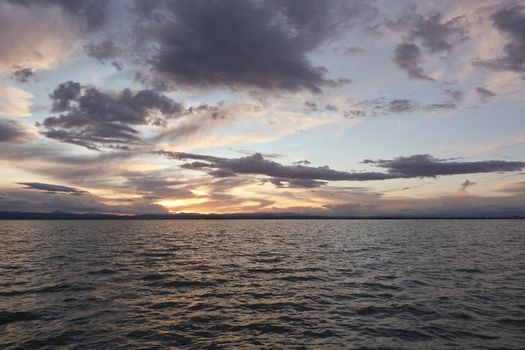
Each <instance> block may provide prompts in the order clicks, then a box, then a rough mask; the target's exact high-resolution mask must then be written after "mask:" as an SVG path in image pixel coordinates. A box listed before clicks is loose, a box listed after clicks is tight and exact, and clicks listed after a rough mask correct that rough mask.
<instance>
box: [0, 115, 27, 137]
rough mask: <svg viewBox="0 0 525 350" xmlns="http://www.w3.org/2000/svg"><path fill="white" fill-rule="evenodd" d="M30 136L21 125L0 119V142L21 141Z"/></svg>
mask: <svg viewBox="0 0 525 350" xmlns="http://www.w3.org/2000/svg"><path fill="white" fill-rule="evenodd" d="M30 137H31V134H30V133H29V132H28V131H27V130H26V129H25V128H24V126H23V125H21V124H19V123H17V122H15V121H13V120H4V119H0V143H2V142H22V141H25V140H27V139H28V138H30Z"/></svg>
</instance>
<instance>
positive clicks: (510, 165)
mask: <svg viewBox="0 0 525 350" xmlns="http://www.w3.org/2000/svg"><path fill="white" fill-rule="evenodd" d="M363 163H366V164H374V165H377V166H379V167H381V168H384V169H386V170H387V171H388V174H390V175H392V176H393V177H397V178H415V177H436V176H441V175H459V174H475V173H491V172H506V171H518V170H521V169H524V168H525V162H508V161H503V160H487V161H477V162H458V161H453V160H447V159H437V158H434V157H432V156H431V155H429V154H420V155H414V156H410V157H397V158H395V159H392V160H382V159H380V160H375V161H374V160H365V161H364V162H363Z"/></svg>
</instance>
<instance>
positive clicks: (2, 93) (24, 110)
mask: <svg viewBox="0 0 525 350" xmlns="http://www.w3.org/2000/svg"><path fill="white" fill-rule="evenodd" d="M32 98H33V95H32V94H30V93H29V92H27V91H25V90H22V89H19V88H17V87H15V86H12V85H7V84H2V83H0V115H8V116H14V117H26V116H29V115H31V111H30V106H31V99H32Z"/></svg>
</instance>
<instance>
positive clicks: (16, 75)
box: [11, 66, 36, 83]
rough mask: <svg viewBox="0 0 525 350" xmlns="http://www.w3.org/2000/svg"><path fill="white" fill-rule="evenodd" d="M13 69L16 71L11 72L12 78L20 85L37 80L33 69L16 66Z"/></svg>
mask: <svg viewBox="0 0 525 350" xmlns="http://www.w3.org/2000/svg"><path fill="white" fill-rule="evenodd" d="M13 69H14V70H13V71H12V72H11V78H12V79H14V80H16V81H18V82H19V83H27V82H29V80H30V79H36V74H35V73H34V72H33V70H32V69H31V68H22V67H20V66H14V67H13Z"/></svg>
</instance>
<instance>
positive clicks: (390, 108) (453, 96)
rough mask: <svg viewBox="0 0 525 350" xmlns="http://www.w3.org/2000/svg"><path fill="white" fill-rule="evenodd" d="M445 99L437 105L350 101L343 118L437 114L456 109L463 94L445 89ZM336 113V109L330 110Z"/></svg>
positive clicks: (408, 101) (407, 101)
mask: <svg viewBox="0 0 525 350" xmlns="http://www.w3.org/2000/svg"><path fill="white" fill-rule="evenodd" d="M443 93H444V95H445V98H444V99H443V100H442V101H440V102H437V103H429V104H423V103H420V102H418V101H416V100H413V99H407V98H393V99H387V98H385V97H380V98H375V99H369V100H361V101H352V103H351V107H350V108H347V109H344V110H343V111H342V112H343V116H344V117H345V118H348V119H356V118H363V117H379V116H385V115H389V114H401V113H412V112H417V111H427V112H438V111H446V110H451V109H454V108H456V107H457V106H458V105H459V104H460V103H461V101H462V100H463V97H464V93H463V91H460V90H452V89H445V90H444V91H443ZM330 110H331V111H337V109H330Z"/></svg>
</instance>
